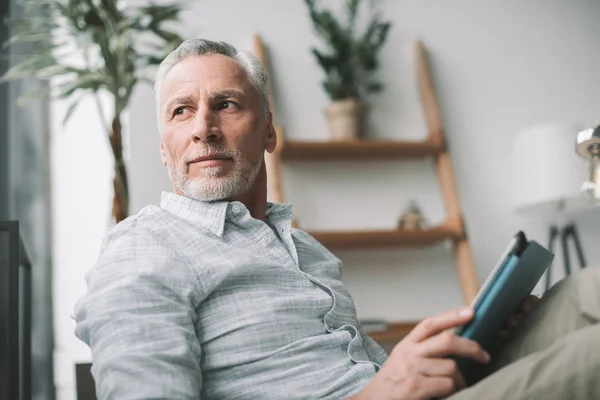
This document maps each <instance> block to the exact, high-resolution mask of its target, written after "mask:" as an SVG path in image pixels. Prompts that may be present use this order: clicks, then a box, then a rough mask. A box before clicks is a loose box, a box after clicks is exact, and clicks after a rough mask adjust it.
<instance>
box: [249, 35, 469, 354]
mask: <svg viewBox="0 0 600 400" xmlns="http://www.w3.org/2000/svg"><path fill="white" fill-rule="evenodd" d="M254 51H255V54H256V55H257V57H258V58H259V59H260V61H261V62H262V63H263V65H264V66H265V68H266V71H267V77H268V85H269V97H270V100H271V112H272V114H273V118H275V108H274V101H273V94H272V93H273V92H272V86H271V81H270V78H269V77H270V74H269V69H268V67H269V65H268V60H267V56H266V52H265V49H264V46H263V44H262V41H261V39H260V37H259V36H258V35H256V36H255V37H254ZM415 54H416V63H417V65H416V67H417V82H418V86H419V92H420V97H421V103H422V106H423V111H424V115H425V121H426V126H427V131H428V133H429V134H428V137H427V138H426V139H425V140H423V141H392V140H357V141H346V142H341V141H340V142H315V141H312V142H310V141H293V140H290V141H287V142H284V137H283V128H282V127H281V126H280V125H279V124H278V121H275V119H274V121H275V122H274V125H275V128H276V131H277V135H278V136H277V139H278V146H277V149H276V150H275V152H273V153H272V154H268V155H267V158H266V164H267V174H268V181H269V189H268V190H269V195H270V197H271V199H272V201H274V202H284V195H283V188H282V183H281V182H282V172H281V163H282V162H283V161H285V160H294V161H315V160H318V161H333V160H352V161H368V160H384V159H406V158H413V159H414V158H425V157H431V158H433V159H434V160H435V171H436V175H437V179H438V183H439V185H440V190H441V194H442V197H443V202H444V208H445V212H446V221H445V222H444V223H443V224H442V225H440V226H437V227H433V228H429V229H425V230H422V231H402V230H389V231H342V232H339V231H332V232H309V233H310V234H311V235H312V236H314V237H315V238H316V239H317V240H318V241H319V242H321V243H322V244H323V245H324V246H325V247H327V248H329V249H331V250H332V251H335V250H337V249H350V248H352V249H357V248H384V247H399V248H405V247H410V248H416V247H424V246H429V245H434V244H437V243H440V242H442V241H445V240H450V241H452V243H453V250H454V260H455V263H456V272H457V275H458V279H459V281H460V287H461V291H462V295H463V299H464V302H465V304H469V303H470V302H471V300H472V299H473V298H474V297H475V295H476V294H477V291H478V290H479V280H478V278H477V272H476V269H475V264H474V261H473V255H472V252H471V247H470V244H469V241H468V238H467V234H466V231H465V224H464V220H463V215H462V210H461V207H460V201H459V196H458V189H457V186H456V180H455V177H454V171H453V168H452V163H451V160H450V153H449V152H448V148H447V145H446V140H445V137H444V126H443V123H442V117H441V113H440V109H439V105H438V101H437V98H436V95H435V91H434V85H433V81H432V78H431V74H430V71H429V63H428V59H427V54H426V51H425V48H424V47H423V45H422V43H421V42H419V41H417V42H416V43H415ZM411 326H414V323H397V324H391V325H390V326H389V329H388V331H386V332H377V333H373V334H371V336H372V337H373V338H375V340H377V341H379V342H387V343H389V342H397V341H399V340H401V338H402V337H403V336H404V335H405V334H406V333H407V332H408V330H409V329H410V327H411Z"/></svg>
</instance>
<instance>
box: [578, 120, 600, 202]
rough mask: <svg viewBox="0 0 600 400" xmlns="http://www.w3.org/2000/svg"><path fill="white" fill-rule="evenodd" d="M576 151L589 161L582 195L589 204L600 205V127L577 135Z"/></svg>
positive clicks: (582, 185)
mask: <svg viewBox="0 0 600 400" xmlns="http://www.w3.org/2000/svg"><path fill="white" fill-rule="evenodd" d="M575 149H576V150H577V154H579V155H580V156H581V157H583V158H584V159H586V160H588V163H587V166H586V168H585V175H584V177H583V183H582V184H581V194H582V196H583V198H585V199H586V200H587V201H588V203H590V204H592V205H595V206H598V205H600V125H597V126H596V127H595V128H590V129H585V130H583V131H581V132H579V133H578V134H577V143H576V147H575Z"/></svg>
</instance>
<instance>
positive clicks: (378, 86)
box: [365, 82, 383, 93]
mask: <svg viewBox="0 0 600 400" xmlns="http://www.w3.org/2000/svg"><path fill="white" fill-rule="evenodd" d="M365 90H366V91H367V92H368V93H375V92H380V91H382V90H383V84H382V83H381V82H369V83H368V84H367V85H366V87H365Z"/></svg>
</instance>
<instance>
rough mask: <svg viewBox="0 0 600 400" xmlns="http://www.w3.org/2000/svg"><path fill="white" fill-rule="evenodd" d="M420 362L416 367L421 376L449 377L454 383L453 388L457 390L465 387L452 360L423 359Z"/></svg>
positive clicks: (463, 380)
mask: <svg viewBox="0 0 600 400" xmlns="http://www.w3.org/2000/svg"><path fill="white" fill-rule="evenodd" d="M422 360H423V361H422V362H421V363H420V365H419V367H418V370H419V372H420V373H421V374H423V375H427V376H431V377H436V376H438V377H443V376H447V377H450V378H452V380H453V381H454V386H455V388H456V389H457V390H460V389H462V388H464V387H465V386H466V383H465V379H464V378H463V376H462V374H461V373H460V371H459V370H458V366H457V365H456V362H455V361H454V360H450V359H448V358H447V359H442V358H424V359H422Z"/></svg>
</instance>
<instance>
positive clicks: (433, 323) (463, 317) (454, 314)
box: [404, 307, 473, 342]
mask: <svg viewBox="0 0 600 400" xmlns="http://www.w3.org/2000/svg"><path fill="white" fill-rule="evenodd" d="M471 318H473V309H471V308H468V307H467V308H459V309H455V310H450V311H446V312H444V313H441V314H438V315H435V316H433V317H429V318H426V319H424V320H422V321H421V322H419V323H418V324H417V326H415V328H414V329H413V330H412V331H411V332H410V333H409V334H408V335H406V337H405V339H404V340H406V341H411V342H421V341H423V340H425V339H427V338H430V337H432V336H435V335H437V334H439V333H441V332H443V331H445V330H448V329H452V328H456V327H459V326H461V325H464V324H466V323H467V322H469V321H470V320H471Z"/></svg>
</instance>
